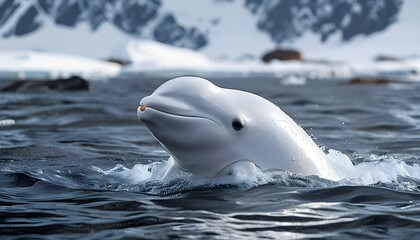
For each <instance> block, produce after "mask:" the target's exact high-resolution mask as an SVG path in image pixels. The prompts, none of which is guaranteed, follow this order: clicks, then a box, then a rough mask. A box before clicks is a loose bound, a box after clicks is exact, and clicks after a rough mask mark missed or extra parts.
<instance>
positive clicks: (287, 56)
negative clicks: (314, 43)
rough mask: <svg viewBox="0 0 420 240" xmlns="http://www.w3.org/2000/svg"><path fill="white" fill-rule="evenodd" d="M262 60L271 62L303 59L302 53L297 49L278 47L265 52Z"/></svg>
mask: <svg viewBox="0 0 420 240" xmlns="http://www.w3.org/2000/svg"><path fill="white" fill-rule="evenodd" d="M262 60H263V61H264V62H266V63H268V62H271V61H272V60H280V61H287V60H302V54H301V53H300V52H299V51H296V50H290V49H276V50H273V51H270V52H268V53H266V54H264V55H263V56H262Z"/></svg>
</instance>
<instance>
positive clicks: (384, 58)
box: [375, 55, 403, 62]
mask: <svg viewBox="0 0 420 240" xmlns="http://www.w3.org/2000/svg"><path fill="white" fill-rule="evenodd" d="M402 60H403V59H402V58H399V57H395V56H390V55H378V56H376V57H375V61H376V62H400V61H402Z"/></svg>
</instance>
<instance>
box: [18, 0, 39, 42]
mask: <svg viewBox="0 0 420 240" xmlns="http://www.w3.org/2000/svg"><path fill="white" fill-rule="evenodd" d="M41 23H42V19H41V18H40V17H39V12H38V10H37V9H36V7H34V6H32V7H30V8H29V9H28V10H27V11H26V12H25V14H23V16H22V17H21V18H20V19H19V21H18V22H17V24H16V27H15V35H16V36H22V35H25V34H27V33H30V32H33V31H35V30H37V29H38V28H39V27H40V26H41Z"/></svg>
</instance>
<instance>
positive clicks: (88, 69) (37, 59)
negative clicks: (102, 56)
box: [0, 51, 121, 79]
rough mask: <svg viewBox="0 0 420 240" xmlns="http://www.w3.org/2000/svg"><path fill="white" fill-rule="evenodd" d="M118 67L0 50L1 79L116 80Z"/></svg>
mask: <svg viewBox="0 0 420 240" xmlns="http://www.w3.org/2000/svg"><path fill="white" fill-rule="evenodd" d="M120 70H121V66H120V65H118V64H115V63H110V62H104V61H100V60H96V59H91V58H87V57H80V56H72V55H65V54H57V53H45V52H35V51H0V79H55V78H65V77H70V76H72V75H77V76H80V77H84V78H88V79H103V78H109V77H115V76H117V75H118V74H119V72H120Z"/></svg>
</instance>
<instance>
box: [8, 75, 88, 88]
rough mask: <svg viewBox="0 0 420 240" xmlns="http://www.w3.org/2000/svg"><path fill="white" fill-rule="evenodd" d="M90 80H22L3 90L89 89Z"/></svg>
mask: <svg viewBox="0 0 420 240" xmlns="http://www.w3.org/2000/svg"><path fill="white" fill-rule="evenodd" d="M88 90H89V82H88V81H86V80H85V79H83V78H80V77H76V76H73V77H70V78H66V79H57V80H21V81H17V82H14V83H12V84H10V85H9V86H7V87H5V88H3V89H2V90H1V91H2V92H25V91H27V92H33V91H88Z"/></svg>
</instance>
